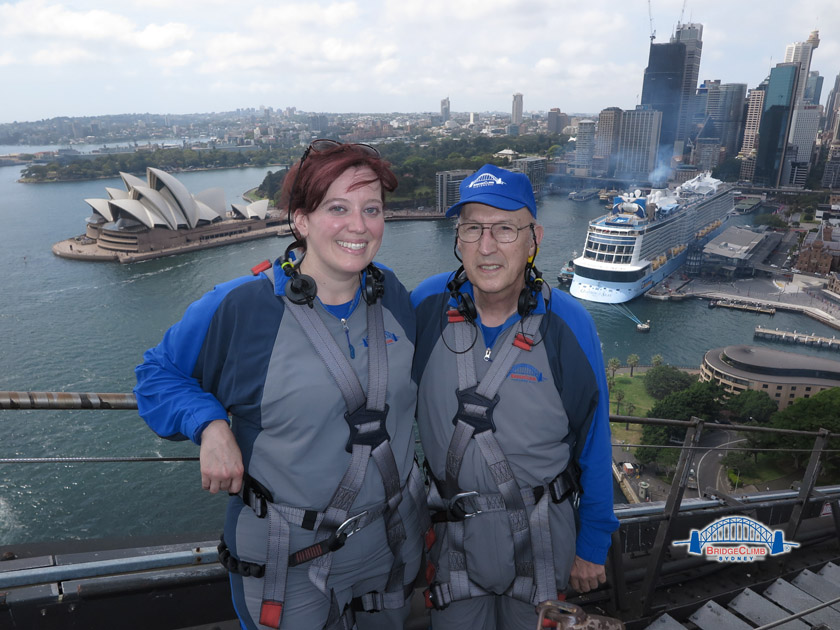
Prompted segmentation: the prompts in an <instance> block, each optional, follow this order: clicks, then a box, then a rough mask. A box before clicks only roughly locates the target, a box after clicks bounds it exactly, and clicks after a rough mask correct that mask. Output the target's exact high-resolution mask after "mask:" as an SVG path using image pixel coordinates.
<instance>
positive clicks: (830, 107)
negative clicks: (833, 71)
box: [824, 72, 840, 129]
mask: <svg viewBox="0 0 840 630" xmlns="http://www.w3.org/2000/svg"><path fill="white" fill-rule="evenodd" d="M838 105H840V72H838V73H837V77H836V78H835V79H834V87H833V88H831V91H830V92H829V93H828V100H827V101H826V103H825V118H826V123H825V127H824V129H834V123H835V112H836V111H837V107H838Z"/></svg>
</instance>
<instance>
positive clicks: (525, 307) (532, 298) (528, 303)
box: [516, 283, 537, 317]
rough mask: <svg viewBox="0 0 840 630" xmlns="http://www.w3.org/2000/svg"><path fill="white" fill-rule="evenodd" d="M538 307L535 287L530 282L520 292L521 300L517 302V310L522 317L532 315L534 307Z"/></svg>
mask: <svg viewBox="0 0 840 630" xmlns="http://www.w3.org/2000/svg"><path fill="white" fill-rule="evenodd" d="M535 308H537V296H536V295H535V294H534V289H533V287H532V286H531V285H530V283H529V284H526V285H525V288H524V289H522V291H521V292H520V293H519V300H518V301H517V303H516V312H517V313H519V316H520V317H526V316H528V315H530V314H531V313H532V312H533V311H534V309H535Z"/></svg>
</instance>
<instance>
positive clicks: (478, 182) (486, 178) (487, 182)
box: [469, 173, 504, 188]
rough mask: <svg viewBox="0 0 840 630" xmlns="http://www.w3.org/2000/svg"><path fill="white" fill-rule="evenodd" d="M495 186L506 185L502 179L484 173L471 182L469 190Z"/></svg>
mask: <svg viewBox="0 0 840 630" xmlns="http://www.w3.org/2000/svg"><path fill="white" fill-rule="evenodd" d="M495 184H501V185H504V182H503V181H502V178H501V177H496V176H495V175H491V174H490V173H482V174H481V175H479V176H478V177H476V178H475V179H474V180H473V181H471V182H470V185H469V188H479V187H481V186H493V185H495Z"/></svg>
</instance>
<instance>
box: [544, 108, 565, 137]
mask: <svg viewBox="0 0 840 630" xmlns="http://www.w3.org/2000/svg"><path fill="white" fill-rule="evenodd" d="M568 126H569V117H568V116H567V115H566V114H564V113H563V112H562V111H560V108H559V107H552V108H551V109H550V110H549V112H548V133H563V130H564V129H565V128H566V127H568Z"/></svg>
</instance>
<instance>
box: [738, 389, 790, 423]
mask: <svg viewBox="0 0 840 630" xmlns="http://www.w3.org/2000/svg"><path fill="white" fill-rule="evenodd" d="M726 409H728V410H729V411H731V412H732V415H733V416H735V417H736V418H737V419H738V420H739V421H741V422H749V421H751V420H752V421H755V422H757V423H758V424H767V423H768V422H770V416H772V415H773V414H774V413H776V412H777V411H778V410H779V406H778V405H777V404H776V401H775V400H773V399H772V398H770V396H769V395H768V394H767V392H763V391H758V390H755V389H747V390H744V391H743V392H740V393H738V394H737V395H735V396H732V397H731V398H730V399H729V400H728V401H726Z"/></svg>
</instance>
